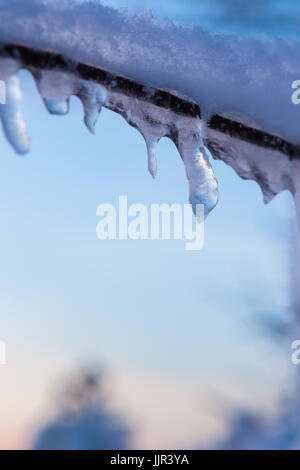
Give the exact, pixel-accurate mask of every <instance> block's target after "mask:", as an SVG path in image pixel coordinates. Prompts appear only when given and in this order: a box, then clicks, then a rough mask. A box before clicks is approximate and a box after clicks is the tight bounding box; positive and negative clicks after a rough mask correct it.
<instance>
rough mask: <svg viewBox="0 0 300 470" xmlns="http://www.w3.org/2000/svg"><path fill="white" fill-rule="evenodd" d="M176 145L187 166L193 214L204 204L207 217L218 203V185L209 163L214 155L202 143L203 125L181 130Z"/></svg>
mask: <svg viewBox="0 0 300 470" xmlns="http://www.w3.org/2000/svg"><path fill="white" fill-rule="evenodd" d="M176 145H177V147H178V150H179V153H180V155H181V158H182V160H183V163H184V166H185V171H186V175H187V179H188V183H189V202H190V204H191V205H192V207H193V212H194V214H196V204H204V217H207V215H208V214H209V213H210V211H211V210H212V209H213V208H214V207H215V206H216V204H217V202H218V183H217V180H216V178H215V175H214V172H213V169H212V167H211V165H210V163H209V158H210V157H212V155H211V153H210V151H209V150H208V149H207V148H206V147H205V146H204V144H203V141H202V136H201V124H199V123H197V124H196V129H195V128H194V129H193V128H191V129H187V128H182V129H179V132H178V141H177V144H176Z"/></svg>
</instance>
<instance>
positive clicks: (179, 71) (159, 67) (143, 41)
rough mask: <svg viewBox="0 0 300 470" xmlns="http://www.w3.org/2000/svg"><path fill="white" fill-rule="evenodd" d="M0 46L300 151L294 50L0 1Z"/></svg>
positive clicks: (148, 21)
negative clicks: (100, 74) (156, 91)
mask: <svg viewBox="0 0 300 470" xmlns="http://www.w3.org/2000/svg"><path fill="white" fill-rule="evenodd" d="M0 20H1V27H0V40H2V41H4V42H9V41H10V42H18V43H22V44H25V45H28V46H32V47H35V48H38V49H47V50H52V51H56V52H61V53H63V54H65V55H67V56H69V57H71V58H75V59H77V60H80V61H83V62H85V63H89V64H91V65H95V66H99V67H102V68H104V69H107V70H109V71H111V72H112V73H115V74H121V75H125V76H127V77H128V78H131V79H134V80H137V81H139V82H142V83H144V84H149V85H151V86H154V87H160V88H166V89H168V88H169V89H173V90H177V91H178V92H180V93H183V94H186V95H187V96H189V97H190V98H192V99H194V100H195V101H196V102H198V103H199V104H200V106H201V110H202V112H203V114H204V116H205V117H206V118H208V117H209V116H210V115H211V114H212V113H216V112H218V113H220V112H224V111H236V112H239V113H242V114H244V115H245V116H248V117H249V118H251V119H254V120H255V121H256V122H257V123H258V124H259V125H261V126H262V127H263V128H264V130H265V131H269V132H274V133H278V134H279V135H282V136H283V137H285V138H286V139H288V140H292V141H294V142H296V143H300V132H299V129H300V109H299V108H298V107H297V106H295V105H293V104H292V102H291V92H292V91H293V90H292V89H291V84H292V82H293V81H294V80H295V79H299V77H300V66H299V57H300V50H299V46H298V43H295V42H292V41H290V40H287V39H275V38H274V39H268V38H265V37H262V36H260V37H255V38H246V37H241V36H238V35H222V34H212V33H208V32H206V31H204V30H202V29H201V28H200V27H191V26H182V25H179V24H174V23H173V22H170V21H167V20H165V21H158V20H157V19H156V18H154V17H152V16H151V15H150V14H149V13H147V14H143V15H137V16H133V15H129V14H127V13H126V12H124V11H118V10H115V9H112V8H110V7H104V6H102V5H101V4H100V2H89V1H84V2H82V1H80V2H76V1H72V0H65V1H60V2H56V1H37V0H27V1H26V2H24V1H23V0H0Z"/></svg>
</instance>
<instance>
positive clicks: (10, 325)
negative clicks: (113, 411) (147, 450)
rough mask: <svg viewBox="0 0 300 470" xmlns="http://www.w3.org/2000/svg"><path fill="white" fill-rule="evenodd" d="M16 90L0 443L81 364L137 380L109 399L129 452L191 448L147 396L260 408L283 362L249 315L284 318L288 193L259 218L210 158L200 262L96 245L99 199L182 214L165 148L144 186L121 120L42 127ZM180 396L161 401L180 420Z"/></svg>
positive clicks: (258, 202) (50, 120)
mask: <svg viewBox="0 0 300 470" xmlns="http://www.w3.org/2000/svg"><path fill="white" fill-rule="evenodd" d="M107 3H108V2H107ZM111 3H114V4H120V5H121V2H111ZM126 3H128V4H129V3H130V2H126ZM132 8H133V9H134V6H133V7H132ZM21 79H22V88H23V92H24V114H25V118H26V121H27V125H28V130H29V134H30V137H31V151H30V153H29V154H28V155H27V156H26V157H24V158H20V157H17V156H16V155H15V154H14V152H13V150H12V149H11V148H10V147H9V145H8V143H7V142H6V141H5V139H4V138H2V139H1V142H0V150H1V159H0V211H1V217H2V224H1V232H0V242H1V243H0V247H1V248H0V249H1V266H2V269H1V270H0V286H1V295H0V312H1V330H0V338H1V339H2V340H4V341H5V342H6V344H7V354H8V365H7V366H5V367H2V368H0V378H1V382H2V394H3V395H2V400H1V402H0V413H1V415H2V416H4V417H5V419H4V420H2V423H1V424H0V447H1V445H2V446H5V445H7V446H17V445H25V444H24V443H23V442H25V441H22V439H24V434H23V433H24V429H25V428H26V426H27V425H28V426H30V425H31V420H33V419H37V420H38V418H36V416H38V414H39V411H41V410H45V408H44V407H45V403H46V402H47V398H48V395H47V387H48V386H49V384H51V383H52V381H53V380H55V377H57V375H58V374H59V373H61V372H63V371H64V370H67V368H68V367H73V366H76V364H78V363H81V362H84V361H88V360H96V361H100V362H103V363H104V364H105V365H106V366H107V368H108V370H111V371H113V372H114V373H115V375H116V376H118V375H119V376H122V377H124V376H127V377H132V376H134V379H132V386H130V384H128V383H126V384H125V386H124V382H126V381H124V380H123V382H122V381H121V382H122V383H123V389H122V388H121V385H120V390H117V389H116V391H115V393H116V397H117V398H116V402H119V403H121V402H122V403H123V406H124V407H125V408H126V397H125V398H124V396H123V395H122V394H123V392H124V393H125V389H126V390H127V391H126V393H127V394H128V397H129V396H130V395H132V396H133V397H136V399H134V402H135V403H134V404H133V405H132V409H133V410H134V407H135V406H136V409H135V410H134V412H135V413H136V416H142V418H141V423H142V424H141V430H140V434H141V436H140V437H139V438H138V439H137V441H138V442H139V443H140V445H141V446H145V445H147V443H149V445H150V444H152V445H156V446H159V444H160V443H161V445H164V444H165V445H172V442H175V443H176V444H177V445H178V446H179V447H180V443H182V442H186V440H187V437H188V439H190V440H192V439H193V441H196V440H197V432H200V431H199V428H200V427H201V413H200V412H199V414H196V415H195V414H193V413H192V412H191V413H188V416H189V418H188V419H189V420H190V421H189V423H187V422H186V421H184V419H183V418H182V421H180V422H181V423H183V424H182V426H178V429H177V431H176V432H177V434H176V435H175V434H174V433H175V431H174V429H171V427H173V425H172V424H171V423H172V421H171V420H170V421H168V419H167V418H166V417H164V416H163V413H158V414H157V418H156V421H155V422H154V420H152V421H151V417H150V415H151V397H153V396H154V395H155V396H156V397H157V400H159V397H161V400H162V402H161V406H167V403H166V402H167V400H168V399H169V400H170V401H172V396H173V395H172V394H176V393H177V391H176V388H177V387H178V388H179V389H180V387H182V386H183V384H186V387H187V389H188V390H189V391H190V390H191V389H193V390H194V392H193V393H195V396H194V398H193V399H194V400H195V408H196V409H197V406H198V403H197V400H198V399H197V398H196V396H197V393H198V392H199V394H200V391H203V390H205V391H206V393H208V392H207V391H208V390H209V389H210V388H209V387H213V386H214V384H216V388H218V390H219V389H220V390H221V392H222V391H223V392H224V391H225V390H227V392H226V393H227V394H229V395H230V397H231V399H232V401H233V402H234V400H235V398H234V397H235V393H237V390H241V396H242V399H241V401H242V402H243V401H244V402H245V403H249V401H251V400H254V405H253V406H254V408H255V404H257V410H259V409H264V407H266V408H268V406H269V405H270V403H271V404H272V403H273V402H274V400H275V398H276V397H277V396H278V395H279V394H280V393H281V392H282V391H283V390H284V387H285V385H284V384H285V379H286V378H287V377H289V374H290V372H291V367H290V365H289V350H287V349H285V350H283V351H282V350H281V349H280V348H279V347H277V346H276V345H274V343H273V342H272V341H271V340H270V338H269V336H268V335H266V334H265V333H264V332H261V331H260V330H259V328H258V326H257V325H256V322H255V320H253V318H257V316H259V314H260V313H264V312H266V313H269V312H271V313H274V315H276V316H281V315H283V316H284V315H286V316H287V315H288V304H289V267H290V262H289V249H290V246H289V236H290V229H291V218H292V201H291V197H290V196H289V194H288V193H283V194H280V195H279V196H278V197H276V198H275V200H274V201H273V202H272V203H271V204H269V205H268V206H264V205H263V202H262V196H261V192H260V189H259V187H258V185H257V184H256V183H254V182H249V181H243V180H241V179H240V178H239V177H238V176H237V175H236V174H235V173H234V172H233V170H231V168H229V167H227V166H226V165H225V164H224V163H222V162H213V167H214V170H215V173H216V176H217V179H218V181H219V184H220V202H219V205H218V206H217V208H216V209H215V210H214V211H213V212H212V214H211V215H210V216H209V218H208V220H207V222H206V225H205V246H204V249H203V250H202V251H200V252H187V251H185V250H184V242H183V241H150V240H145V241H130V240H127V241H117V240H113V241H100V240H99V239H97V238H96V225H97V221H98V220H97V218H96V208H97V207H98V205H99V204H101V203H104V202H108V203H112V204H116V203H117V201H118V197H119V195H127V196H128V202H129V204H130V203H135V202H141V203H144V204H146V205H149V204H151V203H162V202H166V203H174V202H177V203H181V204H184V203H186V202H187V199H188V190H187V184H186V180H185V174H184V168H183V165H182V162H181V160H180V157H179V155H178V153H177V151H176V149H175V147H174V145H173V144H172V143H171V142H170V141H168V140H167V139H163V140H162V141H161V142H160V144H159V147H158V178H157V180H155V181H154V180H153V179H152V178H151V177H150V175H149V174H148V172H147V159H146V149H145V144H144V141H143V139H142V138H141V136H140V135H139V134H138V133H137V132H136V130H134V129H133V128H131V127H130V126H128V124H127V123H126V122H125V121H124V120H123V119H122V118H121V117H120V116H118V115H116V114H114V113H112V112H109V111H106V110H103V112H102V114H101V116H100V119H99V121H98V124H97V127H96V136H92V135H90V134H89V132H88V131H87V129H86V128H85V127H84V125H83V123H82V108H81V104H80V103H79V101H78V100H77V99H76V98H73V99H72V102H71V110H70V114H69V115H67V116H64V117H57V116H49V115H48V114H47V112H46V110H45V109H44V106H43V103H42V101H41V99H40V98H39V96H38V94H37V91H36V89H35V85H34V83H33V80H32V78H31V77H30V75H29V74H28V73H27V72H21ZM285 347H288V346H286V345H285ZM1 376H2V377H1ZM159 378H163V379H162V384H160V382H159V380H160V379H159ZM198 381H200V382H201V384H202V385H201V386H200V388H199V384H198ZM121 382H120V383H121ZM163 383H164V384H165V385H163ZM168 383H169V384H170V386H169V388H168ZM145 384H147V386H146V385H145ZM166 384H167V385H166ZM174 384H175V385H174ZM207 384H209V386H208V385H207ZM233 384H234V385H233ZM160 387H161V388H160ZM197 387H198V388H197ZM228 389H230V392H228ZM160 390H161V395H160ZM166 390H167V392H166ZM233 390H235V392H233ZM253 390H254V391H255V393H256V395H255V397H254V399H253V396H250V395H252V394H253ZM221 392H220V393H221ZM189 393H190V392H187V393H186V395H185V391H183V392H182V399H181V400H178V401H176V400H175V398H174V397H173V398H174V400H173V401H174V410H173V408H172V410H173V412H175V411H176V412H177V413H178V416H179V418H178V419H179V420H180V419H181V418H180V417H184V416H187V407H189V406H190V404H189V403H188V402H189V400H190V395H189ZM218 393H219V392H218ZM224 393H225V392H224ZM168 394H169V398H167V397H168ZM27 396H28V398H26V397H27ZM174 396H176V395H174ZM265 396H268V397H269V401H270V403H265ZM24 397H25V398H24ZM30 397H31V398H30ZM33 397H34V399H32V398H33ZM145 397H146V398H147V400H148V401H147V400H146V402H148V403H150V409H149V413H148V414H147V413H145V412H144V410H143V409H142V407H143V406H145V403H144V401H143V400H145ZM164 400H165V402H164ZM8 404H10V405H9V406H8ZM233 404H234V403H233ZM199 406H200V405H199ZM10 407H11V408H10ZM13 407H16V409H19V408H20V410H21V411H20V413H19V415H18V416H16V415H15V412H14V411H13ZM176 407H177V408H176ZM1 408H2V410H1ZM129 408H130V407H129ZM171 412H172V411H170V413H171ZM143 413H144V414H143ZM33 417H35V418H33ZM196 420H198V421H199V425H198V424H197V423H196V424H195V422H194V421H196ZM208 422H210V424H211V423H212V419H211V421H210V420H209V419H208ZM168 423H169V424H168ZM168 426H169V427H168ZM188 426H189V427H190V429H191V430H192V431H190V430H188V429H187V427H188ZM185 427H186V428H185ZM207 427H208V428H209V424H207ZM212 427H213V426H212ZM160 428H163V429H165V431H164V434H159V431H158V430H159V429H160ZM149 430H150V431H151V433H152V434H154V437H152V441H151V439H150V438H148V437H147V436H148V434H150V431H149ZM168 432H169V433H170V434H169V435H168ZM147 433H148V434H147ZM155 433H157V434H156V435H155ZM7 436H8V437H7ZM145 436H146V437H145ZM170 436H171V437H170ZM171 438H172V439H174V441H172V442H171ZM5 439H6V441H5ZM147 439H148V440H147ZM159 439H160V442H158V441H159ZM199 439H200V437H199ZM1 442H2V443H1ZM20 442H21V443H22V444H20Z"/></svg>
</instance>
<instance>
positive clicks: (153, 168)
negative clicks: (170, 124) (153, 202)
mask: <svg viewBox="0 0 300 470" xmlns="http://www.w3.org/2000/svg"><path fill="white" fill-rule="evenodd" d="M146 145H147V152H148V170H149V172H150V175H151V176H152V178H155V177H156V173H157V161H156V147H157V140H149V141H147V140H146Z"/></svg>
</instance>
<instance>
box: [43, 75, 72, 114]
mask: <svg viewBox="0 0 300 470" xmlns="http://www.w3.org/2000/svg"><path fill="white" fill-rule="evenodd" d="M34 76H35V80H36V84H37V87H38V90H39V92H40V94H41V96H42V98H43V101H44V103H45V106H46V108H47V110H48V111H49V113H51V114H57V115H60V116H62V115H64V114H67V113H68V112H69V104H70V97H71V95H73V94H76V92H77V89H78V82H79V80H78V79H77V78H76V77H74V76H72V75H70V74H68V73H64V72H59V71H57V70H42V71H39V70H34Z"/></svg>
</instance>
